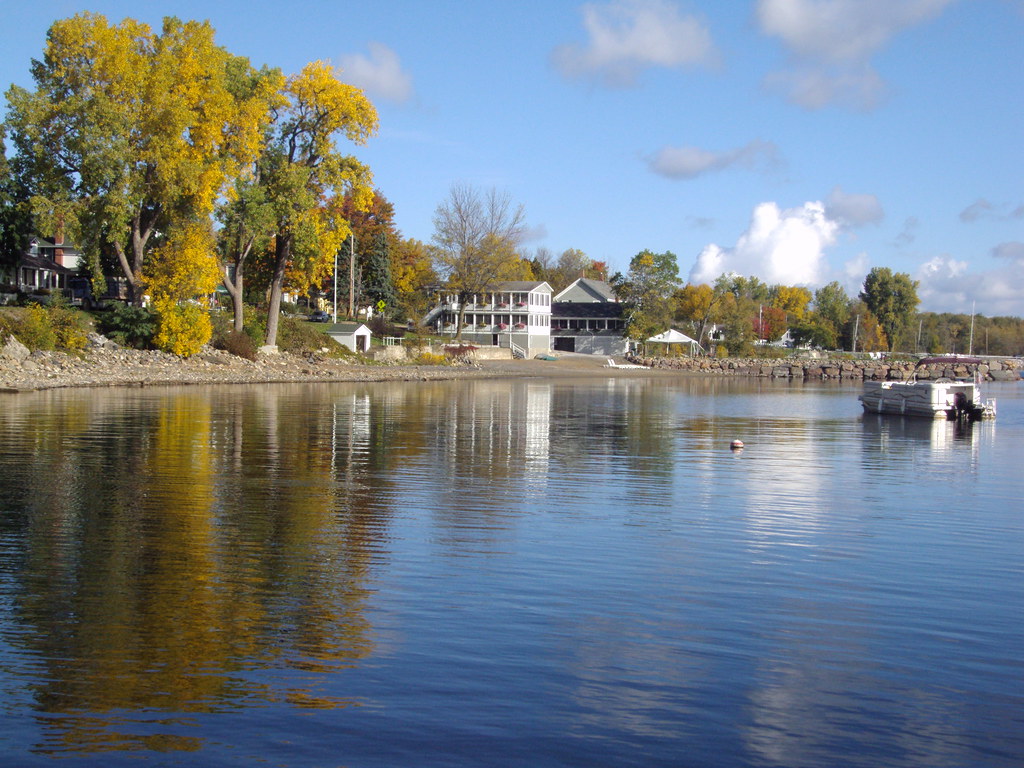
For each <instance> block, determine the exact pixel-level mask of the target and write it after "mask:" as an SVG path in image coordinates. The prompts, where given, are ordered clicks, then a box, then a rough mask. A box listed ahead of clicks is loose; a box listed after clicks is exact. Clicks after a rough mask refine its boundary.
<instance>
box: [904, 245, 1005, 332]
mask: <svg viewBox="0 0 1024 768" xmlns="http://www.w3.org/2000/svg"><path fill="white" fill-rule="evenodd" d="M993 252H994V253H995V254H996V255H999V256H1006V258H1008V259H1009V262H1010V263H1009V264H1007V265H1005V266H1000V267H997V268H996V269H990V270H987V271H984V272H971V271H970V265H969V264H968V263H967V262H966V261H958V260H956V259H953V258H952V257H950V256H947V255H942V256H936V257H934V258H932V259H929V260H928V261H927V262H925V263H924V264H922V265H921V266H920V267H919V268H918V270H917V273H916V274H915V275H914V279H915V280H917V281H918V282H919V286H918V291H917V293H918V297H919V298H920V299H921V308H922V309H923V310H926V311H931V312H971V311H972V310H974V309H976V310H977V312H978V313H979V314H983V315H986V316H989V317H992V316H995V315H1013V316H1016V317H1022V316H1024V243H1003V244H1002V245H1000V246H997V247H996V248H995V249H993Z"/></svg>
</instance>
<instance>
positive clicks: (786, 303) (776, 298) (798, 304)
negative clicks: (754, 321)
mask: <svg viewBox="0 0 1024 768" xmlns="http://www.w3.org/2000/svg"><path fill="white" fill-rule="evenodd" d="M812 298H813V296H811V292H810V291H809V290H807V289H806V288H804V287H803V286H800V285H777V286H775V287H774V288H773V289H772V297H771V302H770V304H771V306H773V307H775V308H776V309H781V310H782V311H783V312H785V313H786V314H787V315H788V316H789V320H790V321H791V322H800V321H801V320H803V319H804V315H806V314H807V306H808V305H809V304H810V303H811V299H812Z"/></svg>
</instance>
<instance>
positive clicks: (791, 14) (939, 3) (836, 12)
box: [757, 0, 955, 109]
mask: <svg viewBox="0 0 1024 768" xmlns="http://www.w3.org/2000/svg"><path fill="white" fill-rule="evenodd" d="M952 2H955V0H758V2H757V21H758V24H759V25H760V28H761V31H762V32H763V33H764V34H765V35H768V36H770V37H776V38H778V39H779V40H780V41H782V43H783V45H784V46H785V47H786V49H787V50H788V51H789V53H790V54H791V56H792V69H790V70H789V71H787V72H783V73H777V74H775V75H773V76H771V77H770V78H769V81H768V82H769V84H772V85H776V86H781V87H782V88H783V89H784V90H786V91H787V92H788V94H789V98H790V99H791V100H792V101H794V102H795V103H797V104H800V105H802V106H805V107H807V108H811V109H817V108H820V107H823V106H825V105H826V104H829V103H833V102H837V101H839V102H846V103H848V104H850V105H851V106H856V107H859V108H864V109H870V108H872V107H873V106H875V104H877V102H878V101H879V99H880V97H881V94H882V93H883V92H884V83H883V82H882V79H881V77H880V76H879V75H878V73H877V72H876V71H875V70H874V68H873V67H872V66H871V57H872V56H874V55H875V54H876V53H877V52H878V51H879V50H881V49H882V48H883V47H884V46H886V45H887V44H888V43H889V42H890V41H891V40H892V38H893V37H895V36H896V35H898V34H899V33H901V32H902V31H904V30H905V29H909V28H910V27H913V26H916V25H918V24H922V23H924V22H926V21H928V20H930V19H932V18H935V17H936V16H938V15H939V14H940V13H942V11H943V10H944V9H945V8H946V7H947V6H948V5H950V4H951V3H952Z"/></svg>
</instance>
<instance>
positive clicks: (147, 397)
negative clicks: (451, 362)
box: [0, 379, 1024, 768]
mask: <svg viewBox="0 0 1024 768" xmlns="http://www.w3.org/2000/svg"><path fill="white" fill-rule="evenodd" d="M856 392H857V391H856V390H855V389H852V388H850V387H848V386H844V385H839V384H827V383H822V384H818V385H797V384H789V383H772V382H765V381H746V380H736V379H730V380H724V379H684V380H680V381H672V380H668V379H657V380H642V379H619V380H609V381H603V380H597V381H594V380H590V381H581V382H575V383H574V382H565V381H554V382H545V381H540V380H537V381H523V380H519V381H486V382H485V381H472V382H457V383H414V384H373V385H311V386H280V387H273V386H263V387H258V388H235V387H225V388H210V389H204V388H191V389H189V388H185V389H166V390H118V391H85V392H53V393H36V394H23V395H18V396H0V478H2V480H0V708H2V709H0V714H2V717H0V763H2V764H4V765H17V766H33V765H50V764H54V763H57V764H60V765H78V764H83V765H104V766H120V765H126V766H137V765H140V764H145V765H190V766H191V765H197V766H198V765H204V766H206V765H225V766H236V765H237V766H242V765H245V766H249V765H264V766H349V767H351V768H358V767H361V766H475V765H479V766H485V765H486V766H540V767H543V766H634V765H635V766H814V767H815V768H817V767H819V766H871V767H872V768H875V767H877V766H887V767H892V766H897V767H898V766H929V767H941V766H958V767H959V766H1020V765H1021V764H1024V559H1022V558H1024V504H1022V497H1024V460H1022V458H1021V457H1022V454H1024V385H1020V384H1003V385H990V386H989V387H988V391H987V394H988V395H989V396H994V397H997V398H998V400H999V407H1000V414H999V418H998V420H997V421H996V422H995V423H983V424H976V425H973V426H972V427H970V428H967V429H961V430H958V429H956V428H955V426H954V425H951V424H947V423H945V422H941V423H936V424H931V423H922V422H913V421H903V420H901V419H898V418H889V419H887V420H880V419H879V418H878V417H867V418H862V416H861V414H860V410H859V406H858V403H857V401H856ZM734 438H739V439H742V440H744V441H745V442H746V444H747V447H746V449H745V450H744V451H742V452H741V453H733V452H731V451H730V450H729V448H728V446H729V442H730V441H731V440H732V439H734Z"/></svg>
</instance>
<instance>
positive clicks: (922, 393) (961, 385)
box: [859, 381, 996, 421]
mask: <svg viewBox="0 0 1024 768" xmlns="http://www.w3.org/2000/svg"><path fill="white" fill-rule="evenodd" d="M859 399H860V401H861V404H862V405H863V406H864V411H865V412H867V413H886V414H893V415H899V416H915V417H920V418H927V419H957V418H962V419H969V420H972V421H973V420H976V419H988V418H993V417H994V416H995V415H996V408H995V401H992V400H988V401H985V402H984V403H983V402H982V401H981V396H980V393H979V392H978V389H977V387H976V385H975V384H974V383H973V382H970V381H866V382H864V392H863V394H861V396H860V398H859Z"/></svg>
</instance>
